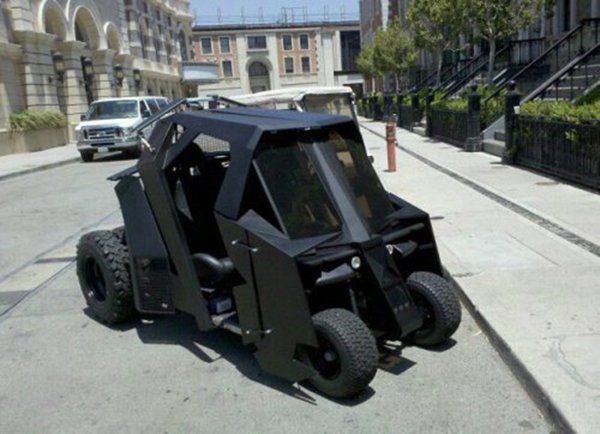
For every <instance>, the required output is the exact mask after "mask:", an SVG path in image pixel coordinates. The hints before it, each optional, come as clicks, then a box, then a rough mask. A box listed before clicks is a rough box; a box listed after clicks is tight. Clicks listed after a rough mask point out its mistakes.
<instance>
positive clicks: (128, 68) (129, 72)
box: [113, 54, 135, 97]
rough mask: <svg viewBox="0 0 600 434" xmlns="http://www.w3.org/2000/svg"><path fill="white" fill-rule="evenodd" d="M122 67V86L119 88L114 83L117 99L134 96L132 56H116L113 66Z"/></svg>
mask: <svg viewBox="0 0 600 434" xmlns="http://www.w3.org/2000/svg"><path fill="white" fill-rule="evenodd" d="M117 63H118V64H120V65H121V66H122V67H123V75H124V76H125V78H123V84H122V85H121V86H119V85H118V84H116V81H115V86H116V87H115V93H116V95H117V96H118V97H126V96H134V95H135V82H134V81H133V56H131V55H129V54H118V55H116V56H115V57H114V61H113V64H114V65H116V64H117Z"/></svg>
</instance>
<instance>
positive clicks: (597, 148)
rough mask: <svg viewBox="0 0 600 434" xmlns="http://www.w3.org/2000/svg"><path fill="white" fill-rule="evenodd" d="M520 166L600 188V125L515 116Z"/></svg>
mask: <svg viewBox="0 0 600 434" xmlns="http://www.w3.org/2000/svg"><path fill="white" fill-rule="evenodd" d="M513 149H515V151H514V152H515V155H514V161H515V163H516V164H519V165H522V166H525V167H529V168H532V169H535V170H539V171H542V172H546V173H548V174H551V175H554V176H558V177H561V178H564V179H567V180H570V181H572V182H576V183H579V184H582V185H586V186H589V187H592V188H595V189H600V123H596V124H573V123H569V122H564V121H558V120H553V119H544V118H534V117H529V116H520V115H517V116H515V120H514V130H513Z"/></svg>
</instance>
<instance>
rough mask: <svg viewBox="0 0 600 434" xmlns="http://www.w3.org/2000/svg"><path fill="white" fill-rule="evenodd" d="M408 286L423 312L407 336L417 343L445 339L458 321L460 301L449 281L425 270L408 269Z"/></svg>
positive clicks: (456, 325) (437, 341)
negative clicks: (411, 332)
mask: <svg viewBox="0 0 600 434" xmlns="http://www.w3.org/2000/svg"><path fill="white" fill-rule="evenodd" d="M406 283H407V285H408V290H409V291H410V294H411V296H412V297H413V299H414V301H415V304H416V305H417V307H419V309H420V310H421V313H422V314H423V325H422V326H421V328H420V329H419V330H417V331H415V332H414V333H413V334H412V335H410V337H409V340H410V341H412V342H413V343H415V344H417V345H422V346H433V345H439V344H442V343H443V342H445V341H446V340H447V339H448V338H450V336H452V334H453V333H454V332H455V331H456V329H457V328H458V326H459V324H460V319H461V310H460V302H459V300H458V296H457V295H456V292H455V291H454V289H453V288H452V286H451V285H450V283H449V282H448V281H447V280H446V279H444V278H443V277H441V276H438V275H437V274H434V273H430V272H427V271H418V272H415V273H412V274H411V275H410V276H409V277H408V280H407V282H406Z"/></svg>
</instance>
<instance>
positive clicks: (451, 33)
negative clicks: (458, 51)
mask: <svg viewBox="0 0 600 434" xmlns="http://www.w3.org/2000/svg"><path fill="white" fill-rule="evenodd" d="M465 1H468V0H413V2H412V3H411V5H410V7H409V9H408V12H407V19H408V23H409V26H410V30H411V32H412V34H413V36H414V38H415V44H416V46H417V47H418V48H422V49H424V50H426V51H429V52H431V53H434V54H436V56H437V62H438V64H437V69H436V70H437V75H436V86H439V85H440V84H441V77H442V62H443V54H444V51H445V50H448V49H450V48H453V47H457V46H458V40H459V36H460V34H461V33H463V32H464V31H465V29H466V28H465V25H466V23H467V21H466V19H465V12H466V4H465ZM481 1H482V2H483V1H484V0H481ZM489 1H494V0H489Z"/></svg>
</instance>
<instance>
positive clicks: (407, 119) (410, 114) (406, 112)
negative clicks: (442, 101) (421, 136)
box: [397, 104, 423, 130]
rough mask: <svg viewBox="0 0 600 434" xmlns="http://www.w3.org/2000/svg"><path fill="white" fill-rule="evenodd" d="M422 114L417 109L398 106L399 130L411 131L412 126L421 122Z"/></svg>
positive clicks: (408, 106)
mask: <svg viewBox="0 0 600 434" xmlns="http://www.w3.org/2000/svg"><path fill="white" fill-rule="evenodd" d="M422 116H423V112H422V111H421V109H419V108H414V107H412V106H410V105H404V104H401V105H399V106H398V122H397V125H398V126H399V127H401V128H404V129H407V130H412V128H413V126H414V124H416V123H417V122H419V121H420V120H421V117H422Z"/></svg>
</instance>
